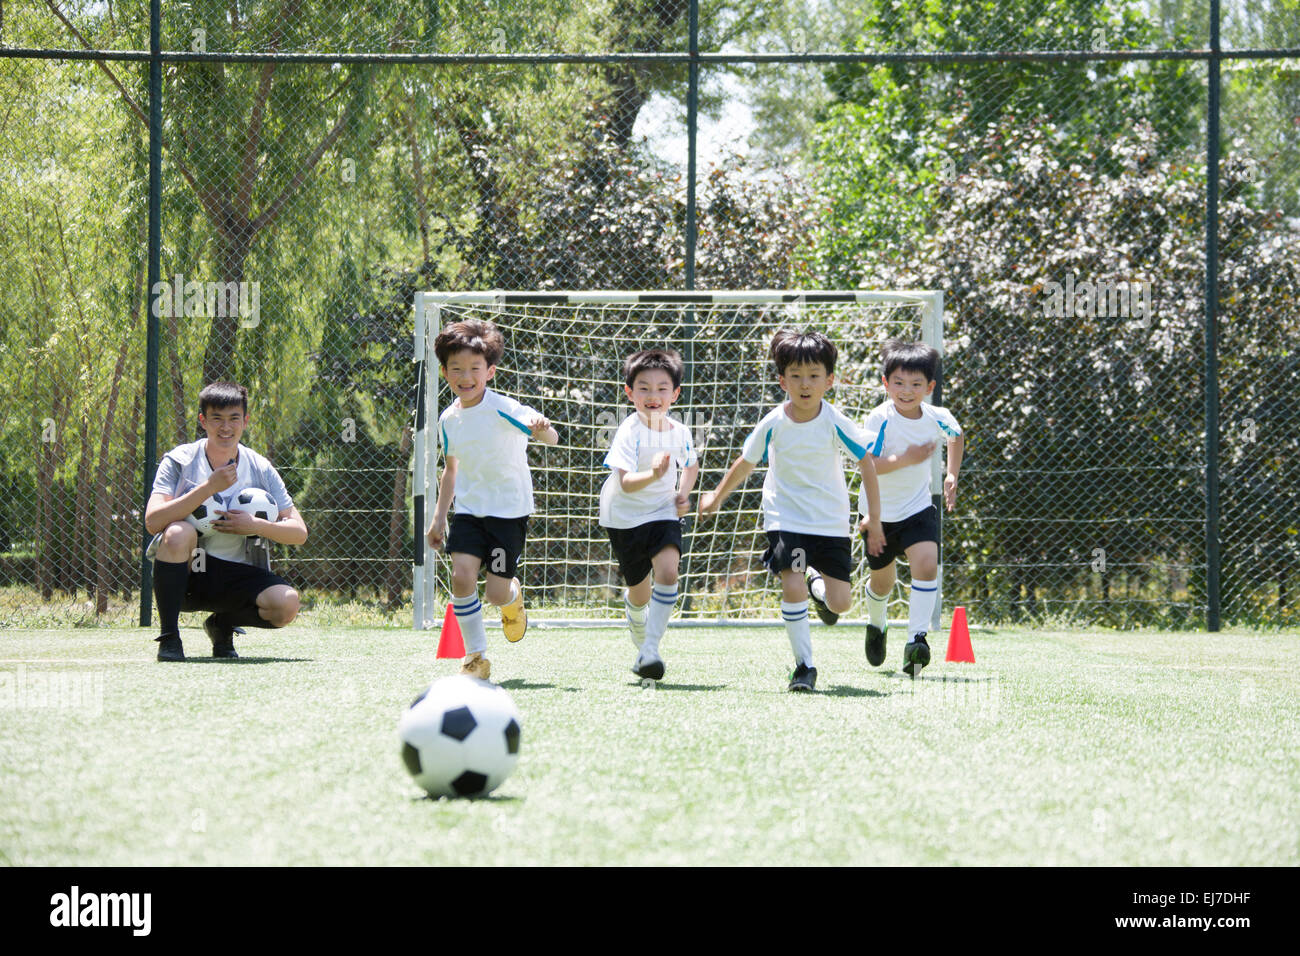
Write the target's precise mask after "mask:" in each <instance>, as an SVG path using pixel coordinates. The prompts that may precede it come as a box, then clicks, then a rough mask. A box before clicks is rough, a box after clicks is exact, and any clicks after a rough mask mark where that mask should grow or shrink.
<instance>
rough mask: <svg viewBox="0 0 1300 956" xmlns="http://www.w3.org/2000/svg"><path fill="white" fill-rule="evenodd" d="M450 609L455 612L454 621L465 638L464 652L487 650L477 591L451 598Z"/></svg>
mask: <svg viewBox="0 0 1300 956" xmlns="http://www.w3.org/2000/svg"><path fill="white" fill-rule="evenodd" d="M451 606H452V609H453V610H454V611H455V613H456V623H457V624H459V625H460V633H461V636H462V637H463V638H465V653H466V654H482V653H484V652H485V651H487V631H486V630H484V629H483V603H482V602H481V601H480V600H479V599H478V594H477V592H476V593H474V594H471V595H469V596H468V597H458V598H452V601H451Z"/></svg>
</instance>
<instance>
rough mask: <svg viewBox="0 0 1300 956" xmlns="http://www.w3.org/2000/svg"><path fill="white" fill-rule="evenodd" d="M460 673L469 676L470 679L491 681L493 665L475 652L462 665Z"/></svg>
mask: <svg viewBox="0 0 1300 956" xmlns="http://www.w3.org/2000/svg"><path fill="white" fill-rule="evenodd" d="M460 672H461V673H462V674H468V675H469V676H470V677H477V678H478V679H479V680H491V679H492V663H491V662H490V661H489V660H488V659H487V658H486V657H484V656H483V655H482V654H480V653H479V652H478V651H475V652H474V653H473V654H471V655H469V657H467V658H465V661H464V663H462V664H461V665H460Z"/></svg>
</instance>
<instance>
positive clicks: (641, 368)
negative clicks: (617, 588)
mask: <svg viewBox="0 0 1300 956" xmlns="http://www.w3.org/2000/svg"><path fill="white" fill-rule="evenodd" d="M623 380H624V383H625V384H624V385H623V391H624V393H626V395H627V397H628V398H629V399H631V401H632V404H633V406H635V408H636V413H635V414H633V415H629V416H628V417H627V418H626V419H624V420H623V423H622V424H621V425H619V426H618V431H617V432H615V433H614V440H613V442H612V443H611V445H610V449H609V453H608V454H607V455H606V456H605V466H606V467H607V468H609V469H610V473H609V477H608V478H606V479H605V484H604V485H603V486H602V487H601V489H600V524H601V527H603V528H604V529H605V530H606V531H607V532H608V534H609V543H610V545H611V546H612V547H613V549H614V555H615V557H616V558H617V559H618V569H619V572H620V573H621V574H622V575H623V580H624V581H626V582H627V585H628V587H627V590H626V591H624V592H623V606H624V609H625V611H626V615H627V624H628V629H629V630H630V632H631V634H632V643H633V644H635V645H636V649H637V657H636V661H635V662H634V663H633V665H632V673H633V674H635V675H636V676H637V677H648V678H650V679H652V680H659V679H660V678H662V677H663V676H664V662H663V658H662V657H661V656H660V654H659V641H660V640H661V639H662V638H663V636H664V631H665V630H666V629H667V627H668V618H669V616H671V615H672V613H673V605H674V604H676V603H677V564H678V561H679V560H680V559H681V556H682V523H681V516H682V515H684V514H686V513H687V511H689V510H690V498H691V489H692V488H694V487H695V478H696V476H697V475H698V474H699V472H700V466H699V462H698V460H697V458H696V456H695V448H694V446H693V445H692V443H691V430H690V429H689V428H687V427H686V426H685V425H683V424H682V423H681V422H677V421H673V420H672V419H670V418H669V417H668V410H669V409H670V408H672V406H673V402H675V401H677V397H678V396H679V395H680V394H681V392H682V388H681V385H682V357H681V355H679V354H678V353H677V352H676V351H674V350H673V349H646V350H643V351H640V352H637V353H635V354H634V355H629V356H628V358H627V360H626V361H625V362H624V363H623ZM679 468H681V469H682V481H681V487H680V488H679V487H678V485H677V471H678V469H679Z"/></svg>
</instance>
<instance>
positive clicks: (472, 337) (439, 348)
mask: <svg viewBox="0 0 1300 956" xmlns="http://www.w3.org/2000/svg"><path fill="white" fill-rule="evenodd" d="M465 350H469V351H470V352H473V353H474V354H475V355H481V356H483V360H484V361H485V362H487V363H488V366H489V367H491V366H493V365H500V364H501V357H502V356H503V355H505V354H506V340H505V338H504V337H503V336H502V335H501V330H500V329H498V328H497V327H496V326H495V325H493V324H492V323H491V322H485V321H484V320H482V319H466V320H465V321H463V322H453V323H451V325H449V326H447V327H446V328H445V329H443V330H442V331H441V332H439V333H438V337H437V338H436V339H434V340H433V353H434V354H435V355H437V356H438V364H439V365H441V366H442V367H443V368H446V367H447V360H448V359H449V358H451V356H452V353H453V352H462V351H465Z"/></svg>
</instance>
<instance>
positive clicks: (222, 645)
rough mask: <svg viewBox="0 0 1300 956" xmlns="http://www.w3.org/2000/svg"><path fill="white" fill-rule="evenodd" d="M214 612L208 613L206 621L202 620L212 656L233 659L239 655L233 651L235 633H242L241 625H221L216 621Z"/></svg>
mask: <svg viewBox="0 0 1300 956" xmlns="http://www.w3.org/2000/svg"><path fill="white" fill-rule="evenodd" d="M216 617H217V616H216V615H215V614H209V615H208V618H207V620H206V621H204V622H203V630H204V631H205V632H206V633H207V635H208V637H209V638H210V639H211V641H212V656H213V657H224V658H227V659H231V660H233V659H235V658H237V657H239V655H238V654H236V653H235V635H236V634H243V633H245V632H244V629H243V628H242V627H230V628H226V627H222V626H221V625H220V624H218V623H217V621H216Z"/></svg>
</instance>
